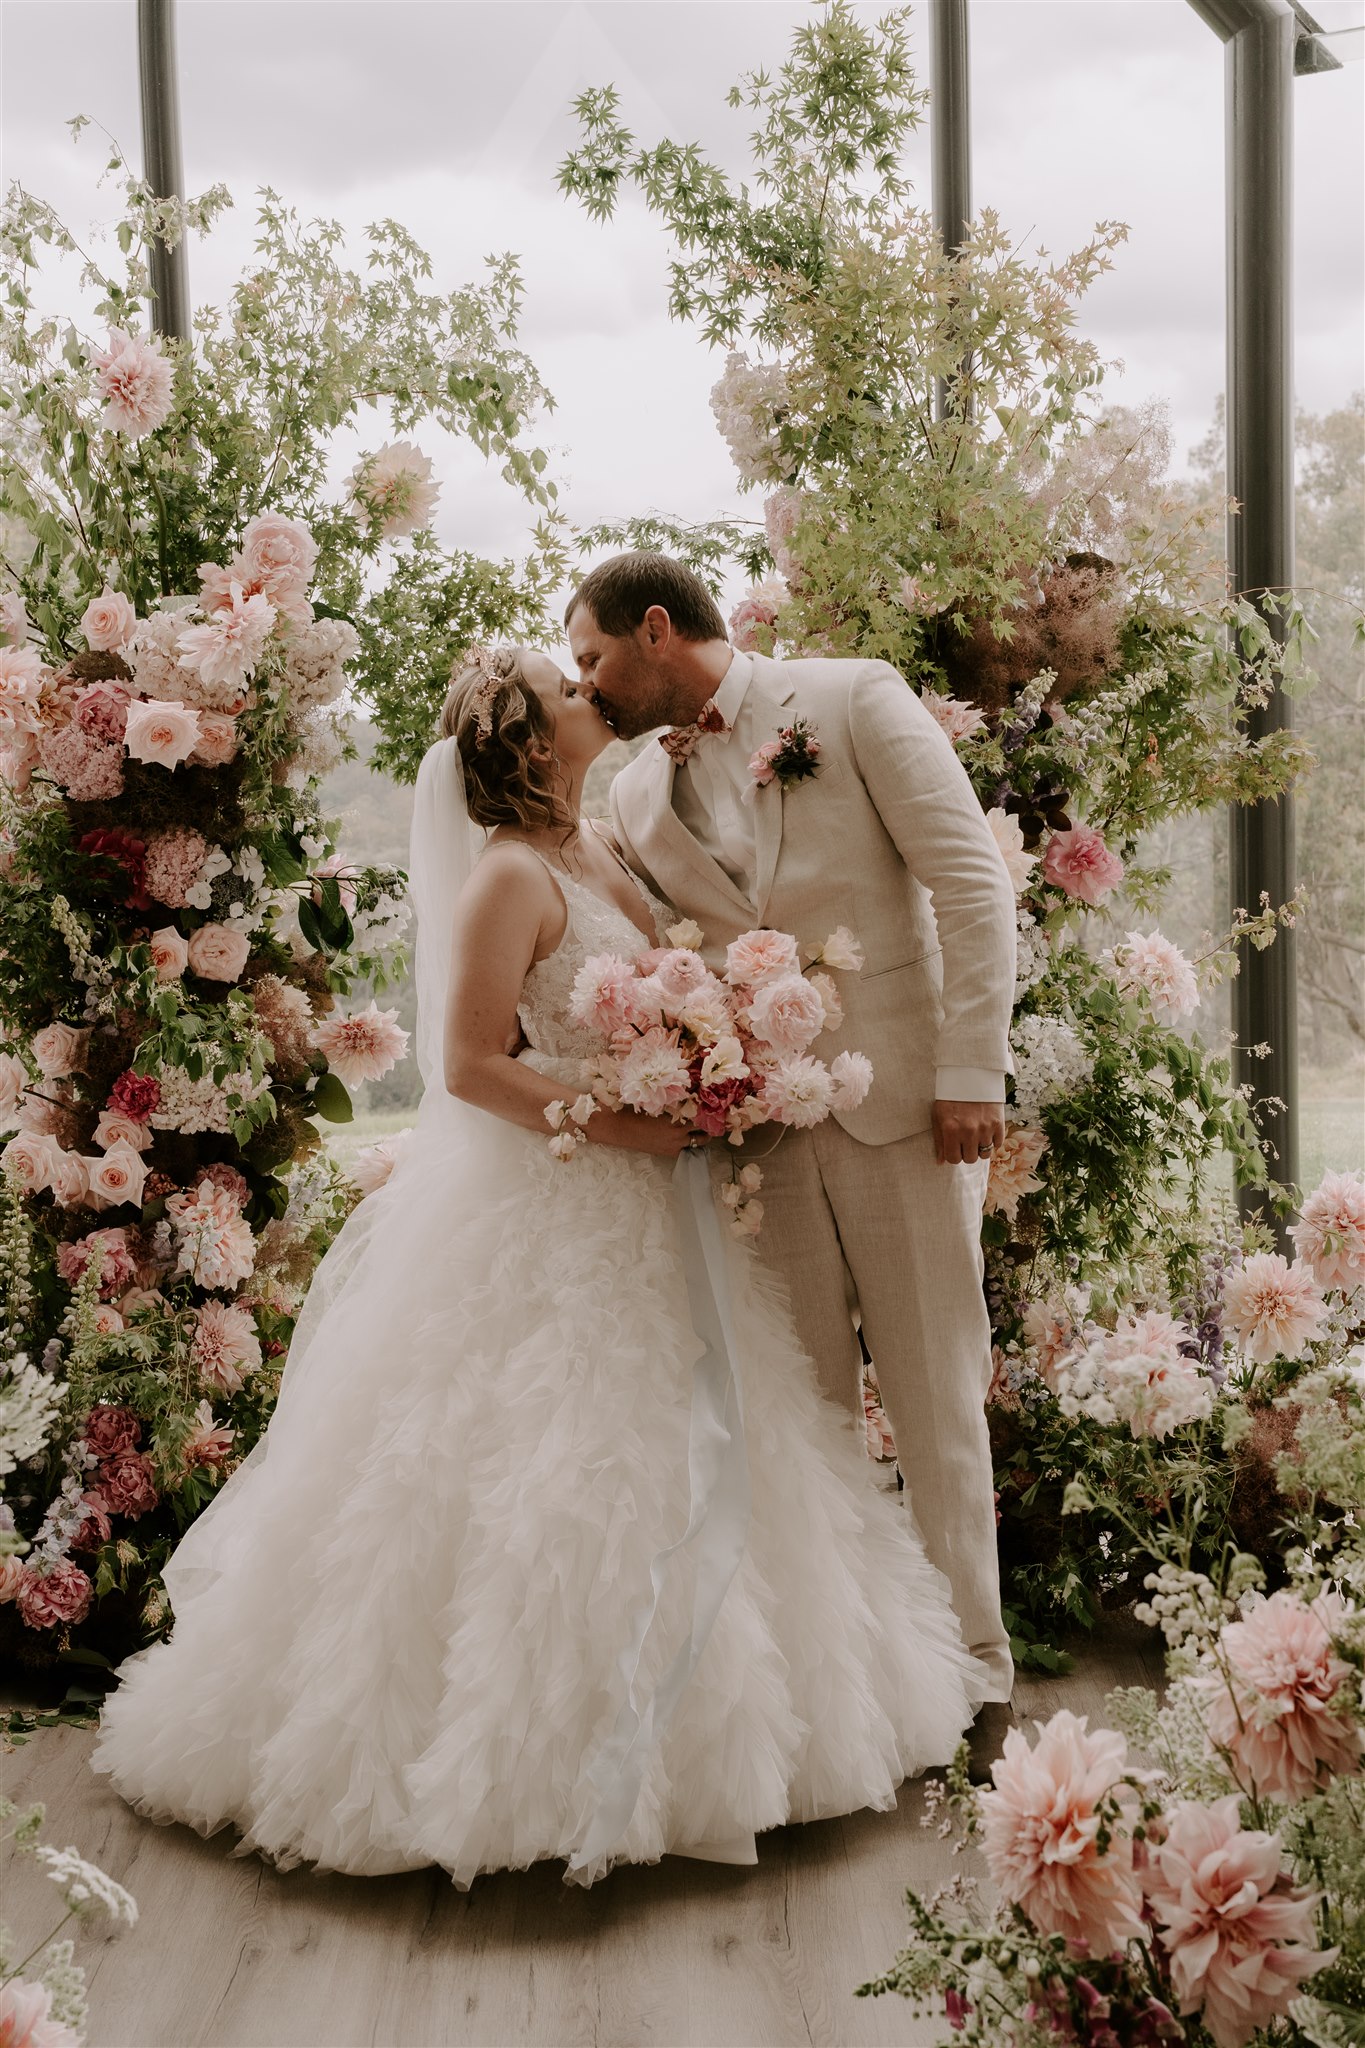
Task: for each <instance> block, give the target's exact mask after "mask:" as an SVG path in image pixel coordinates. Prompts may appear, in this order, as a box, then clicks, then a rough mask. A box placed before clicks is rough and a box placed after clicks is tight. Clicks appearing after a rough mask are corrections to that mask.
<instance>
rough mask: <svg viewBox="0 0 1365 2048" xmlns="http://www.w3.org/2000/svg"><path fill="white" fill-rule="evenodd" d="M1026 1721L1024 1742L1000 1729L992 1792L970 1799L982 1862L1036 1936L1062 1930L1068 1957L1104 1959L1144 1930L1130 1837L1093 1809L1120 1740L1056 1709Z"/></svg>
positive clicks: (1120, 1753)
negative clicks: (975, 1803) (1031, 1729)
mask: <svg viewBox="0 0 1365 2048" xmlns="http://www.w3.org/2000/svg"><path fill="white" fill-rule="evenodd" d="M1035 1725H1036V1726H1037V1728H1038V1731H1039V1732H1038V1740H1037V1742H1036V1744H1035V1745H1034V1746H1033V1747H1032V1748H1030V1747H1029V1743H1028V1740H1027V1737H1026V1736H1025V1735H1024V1733H1023V1730H1022V1729H1019V1728H1011V1729H1010V1731H1009V1733H1008V1734H1007V1735H1006V1737H1005V1747H1004V1753H1003V1755H1002V1756H1001V1757H1000V1758H999V1760H998V1761H997V1762H996V1763H995V1764H993V1765H992V1767H991V1777H992V1778H993V1780H994V1790H993V1791H985V1792H982V1793H981V1795H980V1802H981V1811H982V1815H983V1846H984V1849H985V1854H986V1862H987V1864H988V1865H989V1867H990V1873H991V1876H992V1878H993V1879H994V1881H995V1883H996V1884H997V1885H998V1886H999V1888H1000V1890H1001V1892H1002V1893H1003V1895H1004V1897H1005V1898H1006V1899H1008V1900H1010V1901H1011V1902H1012V1903H1014V1904H1016V1905H1018V1906H1021V1907H1022V1908H1023V1910H1024V1912H1025V1913H1026V1914H1027V1915H1028V1917H1029V1919H1030V1920H1031V1921H1032V1922H1033V1924H1034V1926H1035V1927H1036V1928H1037V1929H1038V1931H1039V1933H1040V1934H1043V1935H1045V1936H1046V1935H1053V1934H1060V1935H1064V1936H1065V1938H1066V1940H1067V1942H1068V1943H1069V1945H1070V1946H1071V1948H1072V1950H1073V1952H1074V1953H1076V1954H1080V1955H1098V1956H1107V1955H1110V1954H1112V1953H1113V1951H1114V1950H1115V1949H1123V1948H1125V1947H1126V1946H1127V1944H1128V1943H1129V1942H1130V1941H1140V1940H1142V1938H1143V1936H1144V1933H1145V1929H1144V1926H1143V1922H1142V1917H1141V1915H1142V1887H1141V1885H1140V1883H1139V1880H1138V1876H1137V1873H1136V1871H1135V1869H1134V1867H1133V1843H1132V1838H1131V1836H1129V1835H1128V1834H1126V1833H1125V1832H1124V1831H1123V1830H1122V1829H1121V1828H1117V1827H1115V1826H1113V1825H1112V1821H1111V1822H1109V1823H1106V1821H1105V1819H1104V1816H1103V1815H1102V1813H1101V1804H1102V1802H1104V1801H1105V1799H1106V1795H1109V1794H1113V1793H1114V1791H1115V1788H1116V1787H1117V1786H1118V1785H1119V1784H1120V1783H1121V1781H1122V1778H1123V1773H1124V1771H1125V1769H1126V1768H1127V1762H1128V1746H1127V1744H1126V1743H1125V1741H1124V1739H1123V1737H1122V1736H1121V1735H1118V1734H1115V1733H1114V1732H1113V1731H1112V1730H1111V1729H1107V1728H1105V1729H1098V1730H1096V1732H1095V1733H1094V1734H1093V1735H1092V1734H1091V1733H1090V1732H1089V1731H1088V1729H1087V1727H1086V1716H1085V1715H1081V1716H1080V1718H1079V1719H1078V1718H1077V1717H1076V1715H1075V1714H1072V1713H1069V1712H1067V1711H1066V1710H1065V1709H1063V1710H1062V1711H1061V1712H1060V1713H1056V1714H1054V1715H1053V1716H1052V1719H1051V1720H1050V1721H1049V1722H1048V1723H1047V1724H1046V1726H1044V1725H1043V1723H1041V1722H1039V1723H1036V1724H1035ZM1102 1828H1104V1829H1105V1832H1106V1833H1107V1835H1108V1845H1107V1847H1106V1848H1105V1849H1104V1850H1103V1851H1101V1850H1100V1848H1099V1846H1098V1838H1099V1835H1100V1832H1101V1829H1102Z"/></svg>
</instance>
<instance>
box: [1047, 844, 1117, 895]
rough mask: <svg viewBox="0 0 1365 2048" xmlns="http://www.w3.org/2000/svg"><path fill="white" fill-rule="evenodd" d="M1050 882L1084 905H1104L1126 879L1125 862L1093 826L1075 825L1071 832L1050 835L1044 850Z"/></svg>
mask: <svg viewBox="0 0 1365 2048" xmlns="http://www.w3.org/2000/svg"><path fill="white" fill-rule="evenodd" d="M1043 874H1044V877H1045V878H1046V880H1047V881H1049V882H1051V883H1053V884H1054V886H1055V887H1057V888H1058V889H1061V890H1064V891H1065V893H1066V894H1067V895H1068V896H1073V897H1075V898H1077V899H1078V901H1080V902H1082V903H1090V904H1096V903H1103V901H1104V899H1105V897H1106V896H1107V895H1108V894H1109V892H1110V890H1111V889H1116V888H1117V887H1118V885H1119V883H1120V882H1121V881H1122V880H1123V862H1122V861H1121V860H1120V859H1119V857H1118V855H1117V854H1116V853H1111V852H1110V850H1109V848H1108V847H1107V846H1106V845H1105V843H1104V834H1103V833H1102V832H1097V831H1096V830H1095V828H1094V826H1093V825H1073V826H1072V827H1071V829H1070V831H1069V832H1051V833H1049V834H1048V841H1047V845H1046V846H1045V847H1044V849H1043Z"/></svg>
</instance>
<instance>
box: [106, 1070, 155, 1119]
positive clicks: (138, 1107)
mask: <svg viewBox="0 0 1365 2048" xmlns="http://www.w3.org/2000/svg"><path fill="white" fill-rule="evenodd" d="M108 1107H109V1108H110V1109H116V1110H117V1111H118V1112H119V1115H120V1116H126V1117H131V1118H132V1120H133V1122H134V1123H135V1124H145V1123H146V1122H147V1120H148V1118H149V1117H150V1116H151V1114H152V1112H153V1110H156V1109H159V1108H160V1107H161V1083H160V1082H159V1081H158V1080H157V1078H156V1075H155V1074H135V1073H134V1072H133V1070H132V1068H131V1067H129V1068H128V1069H127V1071H126V1072H125V1073H122V1074H120V1075H119V1077H118V1079H117V1081H115V1083H114V1085H113V1087H112V1088H111V1089H110V1090H109V1103H108Z"/></svg>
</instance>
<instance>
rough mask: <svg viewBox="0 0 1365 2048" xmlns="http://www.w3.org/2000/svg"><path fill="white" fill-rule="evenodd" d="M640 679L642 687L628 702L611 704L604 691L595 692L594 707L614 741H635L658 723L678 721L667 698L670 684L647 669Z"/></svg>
mask: <svg viewBox="0 0 1365 2048" xmlns="http://www.w3.org/2000/svg"><path fill="white" fill-rule="evenodd" d="M629 680H630V681H634V680H635V679H634V678H633V677H632V678H630V679H629ZM642 680H643V682H644V683H645V685H646V688H645V690H644V691H643V692H642V693H641V694H639V695H638V696H634V697H633V698H632V701H631V702H630V703H628V704H615V703H613V702H612V700H611V698H610V697H608V696H607V695H606V694H605V692H604V691H601V690H599V691H597V692H596V693H595V694H596V702H597V708H598V710H599V711H600V712H601V714H602V716H603V718H604V719H605V720H606V722H607V724H608V725H609V726H610V727H611V729H612V731H613V732H614V733H615V735H616V737H617V739H618V740H638V739H639V738H640V737H641V735H642V734H643V733H647V732H657V731H658V730H659V728H660V726H665V725H677V724H678V722H679V721H678V718H677V715H676V706H675V705H674V704H673V703H672V702H671V701H670V700H671V699H672V697H673V695H674V689H673V686H672V685H671V684H669V683H666V682H664V681H663V680H662V679H661V678H660V677H658V676H656V675H655V674H654V673H653V672H652V671H651V670H648V669H647V670H645V672H644V675H643V678H642Z"/></svg>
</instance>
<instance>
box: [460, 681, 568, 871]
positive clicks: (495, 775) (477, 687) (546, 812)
mask: <svg viewBox="0 0 1365 2048" xmlns="http://www.w3.org/2000/svg"><path fill="white" fill-rule="evenodd" d="M521 654H522V650H521V649H520V648H519V647H494V648H491V649H489V648H484V647H471V648H470V649H469V651H468V653H467V654H465V655H464V656H463V657H462V658H461V659H460V660H459V661H457V662H456V664H455V667H454V669H453V670H452V672H451V681H450V688H449V690H448V691H447V693H446V701H445V706H444V708H443V710H442V712H441V733H442V737H443V738H445V739H454V740H455V741H456V742H457V743H458V745H459V749H460V760H461V763H462V764H463V767H464V785H465V800H466V802H467V803H468V805H469V815H470V817H471V818H472V819H473V820H474V822H475V824H477V825H487V826H490V827H491V826H493V825H520V826H521V827H522V828H523V829H524V830H528V831H530V830H535V829H536V828H537V827H539V826H542V825H551V826H558V827H562V828H563V829H564V830H566V831H572V830H573V828H574V826H575V824H576V823H577V820H576V818H575V816H574V813H573V811H572V810H571V809H570V807H569V803H568V800H567V794H566V782H565V777H564V772H563V769H562V768H561V767H560V763H559V756H558V755H557V754H556V753H555V745H554V739H555V732H554V721H553V719H552V718H551V717H550V714H549V712H548V711H547V710H546V709H545V706H544V704H543V703H542V702H541V700H540V697H539V696H538V695H537V693H536V691H535V690H534V689H533V688H532V686H531V685H530V683H528V682H527V680H526V676H525V674H524V672H523V670H522V666H521Z"/></svg>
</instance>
